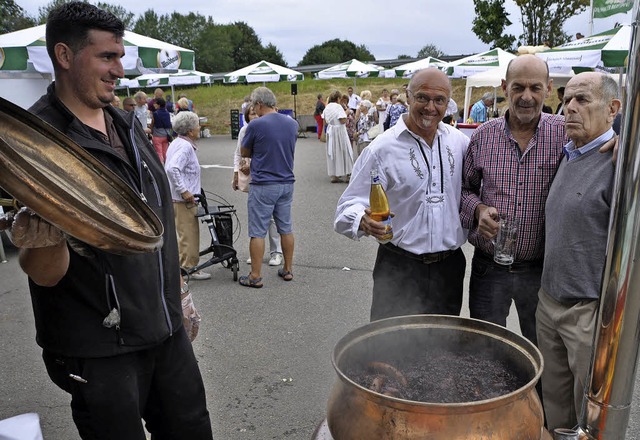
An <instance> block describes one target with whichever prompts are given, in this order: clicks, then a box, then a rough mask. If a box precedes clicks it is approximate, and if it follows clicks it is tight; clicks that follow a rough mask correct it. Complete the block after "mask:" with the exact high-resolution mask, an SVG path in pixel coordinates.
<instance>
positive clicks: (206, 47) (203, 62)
mask: <svg viewBox="0 0 640 440" xmlns="http://www.w3.org/2000/svg"><path fill="white" fill-rule="evenodd" d="M230 29H231V27H230V26H229V25H217V24H212V25H210V26H207V27H206V29H205V30H204V31H203V32H202V34H200V35H199V37H198V40H197V41H196V43H195V46H194V47H195V49H194V50H196V68H197V69H198V70H201V71H203V72H229V71H232V70H235V62H234V60H233V50H234V48H235V44H234V42H233V41H232V40H231V33H230Z"/></svg>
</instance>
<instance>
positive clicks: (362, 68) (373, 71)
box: [315, 58, 384, 87]
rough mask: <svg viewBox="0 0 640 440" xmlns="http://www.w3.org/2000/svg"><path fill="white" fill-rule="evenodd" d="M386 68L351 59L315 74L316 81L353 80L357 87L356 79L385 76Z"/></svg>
mask: <svg viewBox="0 0 640 440" xmlns="http://www.w3.org/2000/svg"><path fill="white" fill-rule="evenodd" d="M383 71H384V68H383V67H381V66H378V65H377V64H373V63H364V62H362V61H359V60H356V59H355V58H354V59H351V60H349V61H345V62H344V63H340V64H336V65H335V66H331V67H328V68H326V69H324V70H321V71H320V72H318V73H316V74H315V78H316V79H333V78H353V86H354V87H355V86H356V78H369V77H371V78H375V77H380V76H383V75H384V74H383V73H382V72H383Z"/></svg>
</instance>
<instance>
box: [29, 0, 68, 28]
mask: <svg viewBox="0 0 640 440" xmlns="http://www.w3.org/2000/svg"><path fill="white" fill-rule="evenodd" d="M70 1H71V0H51V1H50V2H49V3H47V4H46V5H44V6H40V7H39V8H38V16H37V17H36V23H38V24H45V23H46V22H47V17H48V16H49V11H51V10H52V9H53V8H57V7H58V6H60V5H63V4H65V3H69V2H70Z"/></svg>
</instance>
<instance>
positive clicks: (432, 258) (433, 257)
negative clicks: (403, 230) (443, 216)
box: [381, 243, 459, 264]
mask: <svg viewBox="0 0 640 440" xmlns="http://www.w3.org/2000/svg"><path fill="white" fill-rule="evenodd" d="M381 246H383V247H384V248H385V249H387V250H389V251H391V252H393V253H396V254H398V255H402V256H405V257H407V258H410V259H412V260H416V261H420V262H422V263H424V264H432V263H439V262H441V261H443V260H444V259H445V258H447V257H449V256H450V255H452V254H453V253H454V252H456V251H458V250H459V249H453V250H447V251H442V252H434V253H431V254H419V255H418V254H414V253H413V252H409V251H405V250H404V249H402V248H400V247H398V246H396V245H394V244H391V243H386V244H383V245H381Z"/></svg>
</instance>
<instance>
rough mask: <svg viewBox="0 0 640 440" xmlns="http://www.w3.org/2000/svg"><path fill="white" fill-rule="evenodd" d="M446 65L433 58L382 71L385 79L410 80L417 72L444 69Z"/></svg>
mask: <svg viewBox="0 0 640 440" xmlns="http://www.w3.org/2000/svg"><path fill="white" fill-rule="evenodd" d="M446 64H447V63H445V62H444V61H442V60H439V59H437V58H434V57H426V58H423V59H421V60H417V61H412V62H411V63H406V64H402V65H400V66H398V67H394V68H393V69H387V70H385V71H384V76H385V78H411V77H412V76H413V74H414V73H416V72H417V71H418V70H421V69H426V68H429V67H438V68H441V67H444V66H445V65H446Z"/></svg>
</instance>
